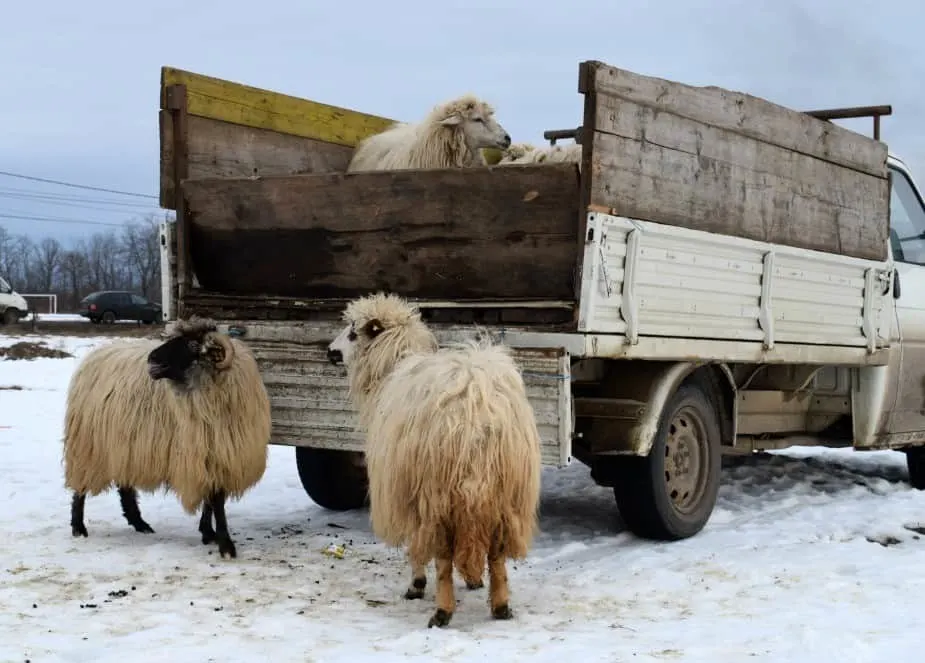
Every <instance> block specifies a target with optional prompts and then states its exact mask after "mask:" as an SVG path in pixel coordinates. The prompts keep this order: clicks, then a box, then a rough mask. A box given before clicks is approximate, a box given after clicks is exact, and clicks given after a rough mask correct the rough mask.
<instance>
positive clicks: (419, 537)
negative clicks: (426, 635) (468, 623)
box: [328, 293, 541, 626]
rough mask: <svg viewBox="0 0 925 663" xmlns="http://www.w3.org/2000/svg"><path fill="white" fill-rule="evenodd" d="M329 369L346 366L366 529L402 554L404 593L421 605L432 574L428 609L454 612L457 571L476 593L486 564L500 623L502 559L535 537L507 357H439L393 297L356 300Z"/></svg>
mask: <svg viewBox="0 0 925 663" xmlns="http://www.w3.org/2000/svg"><path fill="white" fill-rule="evenodd" d="M344 319H345V320H346V322H347V327H346V328H345V329H344V330H343V331H342V332H341V333H340V335H338V337H337V338H336V339H334V341H333V342H332V343H331V344H330V345H329V346H328V358H329V360H330V361H331V362H332V363H334V364H338V363H343V364H344V365H346V367H347V374H348V380H349V393H350V397H351V399H352V401H353V404H354V406H355V407H356V408H357V410H358V411H359V421H360V425H361V427H362V428H363V429H364V430H365V432H366V447H365V452H366V467H367V473H368V475H369V500H370V518H371V521H372V526H373V532H374V533H375V534H376V536H378V537H380V538H382V539H383V540H385V541H386V542H387V543H388V544H390V545H393V546H402V545H407V546H408V556H409V558H410V561H411V571H412V580H411V586H410V587H409V588H408V591H407V592H406V593H405V598H408V599H416V598H421V597H422V596H423V595H424V588H425V586H426V584H427V578H426V574H425V568H426V566H427V564H428V562H429V561H430V560H431V559H434V558H436V565H437V596H436V598H437V610H436V611H435V612H434V614H433V616H432V617H431V618H430V621H429V622H428V626H446V625H447V624H449V623H450V619H451V618H452V616H453V612H454V610H455V608H456V600H455V598H454V593H453V567H454V566H455V567H456V568H457V569H458V570H459V572H460V574H461V575H462V576H463V578H464V579H465V580H466V585H467V587H468V588H469V589H478V588H480V587H482V572H483V570H484V568H485V560H486V558H487V560H488V574H489V590H488V592H489V602H490V605H491V614H492V617H494V618H495V619H510V618H511V616H512V614H511V609H510V607H509V605H508V602H509V589H508V583H507V568H506V559H522V558H524V557H525V556H526V555H527V551H528V549H529V547H530V544H531V541H532V538H533V535H534V533H535V531H536V529H537V511H538V508H539V498H540V472H541V463H540V438H539V433H538V431H537V427H536V420H535V415H534V413H533V408H532V406H531V405H530V402H529V401H528V400H527V394H526V390H525V387H524V382H523V378H522V377H521V374H520V371H519V369H518V367H517V365H516V364H515V363H514V360H513V358H512V357H511V355H510V352H509V351H508V349H507V348H506V347H505V346H501V345H492V344H490V343H488V344H485V345H482V346H479V345H478V344H474V343H470V344H464V345H460V346H458V347H452V348H444V349H438V347H437V341H436V339H435V337H434V335H433V334H432V332H431V331H430V330H429V329H428V328H427V326H426V325H425V324H424V323H423V322H422V321H421V317H420V313H419V312H418V310H417V309H416V307H414V306H411V305H409V304H408V303H407V302H406V301H405V300H403V299H402V298H400V297H398V296H396V295H385V294H381V293H380V294H376V295H371V296H368V297H363V298H360V299H357V300H354V301H352V302H350V304H348V306H347V309H346V310H345V312H344Z"/></svg>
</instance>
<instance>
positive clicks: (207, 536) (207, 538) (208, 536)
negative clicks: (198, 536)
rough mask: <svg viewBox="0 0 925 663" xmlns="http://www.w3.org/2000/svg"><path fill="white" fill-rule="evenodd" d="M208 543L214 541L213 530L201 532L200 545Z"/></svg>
mask: <svg viewBox="0 0 925 663" xmlns="http://www.w3.org/2000/svg"><path fill="white" fill-rule="evenodd" d="M210 543H215V532H212V531H209V530H206V531H205V532H203V533H202V545H204V546H207V545H209V544H210Z"/></svg>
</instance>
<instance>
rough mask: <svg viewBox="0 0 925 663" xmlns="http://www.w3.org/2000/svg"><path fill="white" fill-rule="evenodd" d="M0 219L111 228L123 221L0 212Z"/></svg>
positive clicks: (116, 226) (121, 224)
mask: <svg viewBox="0 0 925 663" xmlns="http://www.w3.org/2000/svg"><path fill="white" fill-rule="evenodd" d="M0 219H16V220H18V221H42V222H44V223H72V224H75V225H86V226H110V227H112V228H123V227H124V226H125V223H106V222H105V221H90V220H88V219H65V218H61V217H51V216H26V215H20V214H4V213H0Z"/></svg>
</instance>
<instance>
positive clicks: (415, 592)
mask: <svg viewBox="0 0 925 663" xmlns="http://www.w3.org/2000/svg"><path fill="white" fill-rule="evenodd" d="M425 587H427V578H426V577H425V576H421V577H420V578H414V579H412V580H411V587H409V588H408V591H407V592H405V598H406V599H420V598H424V588H425Z"/></svg>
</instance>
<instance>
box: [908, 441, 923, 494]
mask: <svg viewBox="0 0 925 663" xmlns="http://www.w3.org/2000/svg"><path fill="white" fill-rule="evenodd" d="M904 451H905V452H906V466H907V467H908V468H909V483H910V484H911V486H912V487H913V488H915V489H916V490H925V447H908V448H907V449H904Z"/></svg>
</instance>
